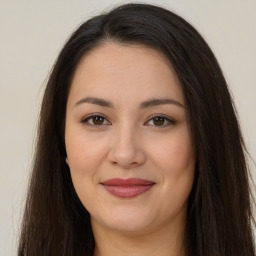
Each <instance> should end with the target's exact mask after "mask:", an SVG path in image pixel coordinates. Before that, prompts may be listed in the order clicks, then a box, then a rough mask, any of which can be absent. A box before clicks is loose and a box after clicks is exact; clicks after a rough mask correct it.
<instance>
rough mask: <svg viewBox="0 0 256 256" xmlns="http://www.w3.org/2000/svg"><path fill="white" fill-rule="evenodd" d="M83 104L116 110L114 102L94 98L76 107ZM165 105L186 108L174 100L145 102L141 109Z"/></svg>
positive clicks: (77, 104) (83, 100) (79, 103)
mask: <svg viewBox="0 0 256 256" xmlns="http://www.w3.org/2000/svg"><path fill="white" fill-rule="evenodd" d="M83 103H90V104H95V105H99V106H102V107H108V108H114V105H113V103H112V102H110V101H107V100H104V99H101V98H94V97H86V98H83V99H81V100H79V101H78V102H77V103H76V104H75V105H74V107H77V106H79V105H81V104H83ZM164 104H174V105H176V106H178V107H182V108H184V105H183V104H181V103H180V102H179V101H177V100H174V99H157V98H156V99H149V100H147V101H144V102H142V103H141V104H140V108H142V109H144V108H148V107H154V106H158V105H164Z"/></svg>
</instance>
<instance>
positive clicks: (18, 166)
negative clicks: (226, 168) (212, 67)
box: [0, 0, 256, 256]
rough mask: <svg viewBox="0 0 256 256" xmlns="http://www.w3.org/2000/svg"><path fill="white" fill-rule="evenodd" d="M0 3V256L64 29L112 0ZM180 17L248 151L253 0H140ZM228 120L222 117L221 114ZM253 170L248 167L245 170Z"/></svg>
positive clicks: (255, 38)
mask: <svg viewBox="0 0 256 256" xmlns="http://www.w3.org/2000/svg"><path fill="white" fill-rule="evenodd" d="M124 2H129V1H110V0H104V1H103V0H84V1H82V0H76V1H72V0H44V1H40V0H34V1H29V0H8V1H7V0H5V1H4V0H0V39H1V40H0V89H1V90H0V125H1V126H0V127H1V128H0V129H1V130H0V131H1V132H0V217H1V218H0V255H1V256H5V255H6V256H7V255H15V254H16V253H15V252H16V243H17V233H18V230H19V223H20V219H21V212H22V211H21V208H22V205H23V203H24V192H25V188H26V184H27V177H28V173H29V170H30V163H31V159H32V155H33V142H34V138H35V128H36V121H37V115H38V112H39V105H40V100H41V96H42V92H43V87H44V85H45V81H46V78H47V74H48V73H49V71H50V69H51V67H52V64H53V62H54V60H55V58H56V56H57V54H58V52H59V50H60V49H61V47H62V45H63V43H64V42H65V40H66V39H67V37H68V36H69V35H70V33H71V32H72V31H73V30H74V29H75V28H76V27H77V26H78V25H79V24H80V23H81V22H83V21H85V20H86V19H88V18H90V17H91V16H93V15H96V14H98V13H99V12H101V11H102V10H107V9H109V8H111V7H113V6H115V5H117V4H118V3H124ZM141 2H147V3H156V4H159V5H162V6H164V7H167V8H169V9H171V10H173V11H175V12H177V13H178V14H180V15H182V16H183V17H185V18H186V19H187V20H188V21H189V22H191V23H192V24H193V25H194V26H195V27H196V28H197V29H198V30H199V31H200V32H201V33H202V35H203V36H204V37H205V39H206V40H207V42H208V43H209V44H210V46H211V47H212V49H213V51H214V53H215V54H216V56H217V58H218V60H219V62H220V64H221V66H222V69H223V71H224V74H225V76H226V78H227V81H228V83H229V85H230V88H231V91H232V94H233V96H234V98H235V103H236V105H237V108H238V113H239V116H240V119H241V125H242V129H243V132H244V135H245V141H246V144H247V145H248V149H249V152H250V153H251V155H252V156H253V158H254V159H255V156H256V133H255V130H256V115H255V112H256V103H255V98H256V85H255V84H256V50H255V45H256V15H255V14H256V1H255V0H243V1H241V0H208V1H206V0H205V1H203V0H168V1H167V0H166V1H164V0H162V1H161V0H159V1H141ZM227 118H228V117H227ZM253 173H254V175H255V168H254V170H253Z"/></svg>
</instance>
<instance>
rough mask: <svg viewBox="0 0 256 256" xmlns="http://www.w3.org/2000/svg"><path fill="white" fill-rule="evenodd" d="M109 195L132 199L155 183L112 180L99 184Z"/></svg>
mask: <svg viewBox="0 0 256 256" xmlns="http://www.w3.org/2000/svg"><path fill="white" fill-rule="evenodd" d="M101 185H103V187H104V188H105V189H106V190H107V191H108V192H109V193H110V194H111V195H114V196H116V197H119V198H132V197H136V196H138V195H140V194H143V193H145V192H147V191H148V190H150V189H151V188H152V187H153V186H154V185H155V183H154V182H153V181H149V180H144V179H138V178H130V179H121V178H114V179H110V180H106V181H104V182H102V183H101Z"/></svg>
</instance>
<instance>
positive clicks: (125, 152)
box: [108, 125, 146, 169]
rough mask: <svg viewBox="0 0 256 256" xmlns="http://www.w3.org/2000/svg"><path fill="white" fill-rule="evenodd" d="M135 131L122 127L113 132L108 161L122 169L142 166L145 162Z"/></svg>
mask: <svg viewBox="0 0 256 256" xmlns="http://www.w3.org/2000/svg"><path fill="white" fill-rule="evenodd" d="M139 137H140V136H139V134H137V133H136V131H135V129H133V128H132V127H128V126H125V125H123V127H119V128H118V129H117V130H115V131H113V136H111V139H112V140H111V142H110V150H109V153H108V161H109V162H111V163H112V164H113V165H118V166H120V167H122V168H124V169H129V168H133V167H136V166H139V165H142V164H144V163H145V161H146V154H145V152H144V150H143V143H142V141H141V139H140V138H139Z"/></svg>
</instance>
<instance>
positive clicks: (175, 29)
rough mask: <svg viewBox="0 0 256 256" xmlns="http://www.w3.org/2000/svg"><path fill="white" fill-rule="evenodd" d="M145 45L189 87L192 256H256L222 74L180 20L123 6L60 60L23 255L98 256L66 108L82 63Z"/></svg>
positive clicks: (236, 131) (76, 39)
mask: <svg viewBox="0 0 256 256" xmlns="http://www.w3.org/2000/svg"><path fill="white" fill-rule="evenodd" d="M106 40H112V41H117V42H119V43H125V44H142V45H147V46H149V47H152V48H154V49H157V50H159V51H161V52H162V53H164V54H165V56H166V57H167V58H168V59H169V61H170V63H171V64H172V66H173V67H174V69H175V71H176V73H177V76H178V78H179V80H180V83H181V85H182V89H183V93H184V96H185V101H186V106H187V117H188V120H189V125H190V130H191V134H192V139H193V142H194V145H195V149H196V156H197V163H196V175H195V181H194V185H193V189H192V191H191V194H190V197H189V203H188V216H187V229H186V234H185V238H186V240H185V241H186V244H185V245H186V250H187V256H205V255H207V256H236V255H237V256H238V255H239V256H241V255H243V256H245V255H246V256H254V255H255V248H254V242H253V232H252V222H253V214H252V206H251V204H252V198H251V195H250V188H249V178H248V177H249V171H248V168H247V165H246V160H245V153H244V152H245V147H244V143H243V139H242V136H241V132H240V128H239V124H238V120H237V115H236V111H235V108H234V105H233V103H232V99H231V97H230V93H229V91H228V87H227V84H226V81H225V79H224V77H223V74H222V71H221V69H220V67H219V65H218V63H217V61H216V59H215V57H214V54H213V53H212V51H211V49H210V48H209V46H208V45H207V43H206V42H205V41H204V39H203V38H202V37H201V36H200V34H199V33H198V32H197V31H196V30H195V29H194V28H193V27H192V26H191V25H190V24H189V23H187V22H186V21H185V20H184V19H182V18H181V17H179V16H178V15H176V14H174V13H172V12H171V11H168V10H165V9H163V8H161V7H157V6H153V5H147V4H126V5H121V6H119V7H117V8H115V9H113V10H112V11H110V12H108V13H105V14H102V15H99V16H96V17H94V18H92V19H90V20H88V21H87V22H85V23H84V24H82V25H81V26H80V27H79V28H78V29H77V30H76V31H75V32H74V33H73V35H72V36H71V37H70V39H69V40H68V41H67V43H66V44H65V46H64V47H63V49H62V51H61V52H60V54H59V56H58V58H57V61H56V63H55V65H54V68H53V70H52V72H51V75H50V77H49V81H48V83H47V86H46V89H45V94H44V98H43V102H42V108H41V113H40V121H39V127H38V140H37V146H36V152H35V157H34V164H33V172H32V175H31V181H30V185H29V189H28V195H27V202H26V208H25V212H24V218H23V224H22V230H21V236H20V244H19V249H18V255H19V256H21V255H24V256H25V255H26V256H33V255H35V256H43V255H44V256H45V255H47V256H50V255H62V256H71V255H76V256H80V255H81V256H82V255H92V254H93V249H94V238H93V233H92V230H91V225H90V216H89V213H88V212H87V210H86V209H85V208H84V206H83V205H82V204H81V202H80V201H79V199H78V197H77V195H76V192H75V190H74V187H73V184H72V181H71V177H70V171H69V168H68V166H67V165H66V162H65V158H66V150H65V142H64V132H65V129H64V127H65V114H66V102H67V97H68V92H69V87H70V83H71V80H72V77H73V75H74V72H75V70H76V67H77V65H78V63H79V61H80V60H81V58H82V57H83V56H84V55H85V54H86V53H87V52H89V51H90V50H91V49H93V48H95V47H97V46H98V45H100V44H103V43H104V42H106Z"/></svg>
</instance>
